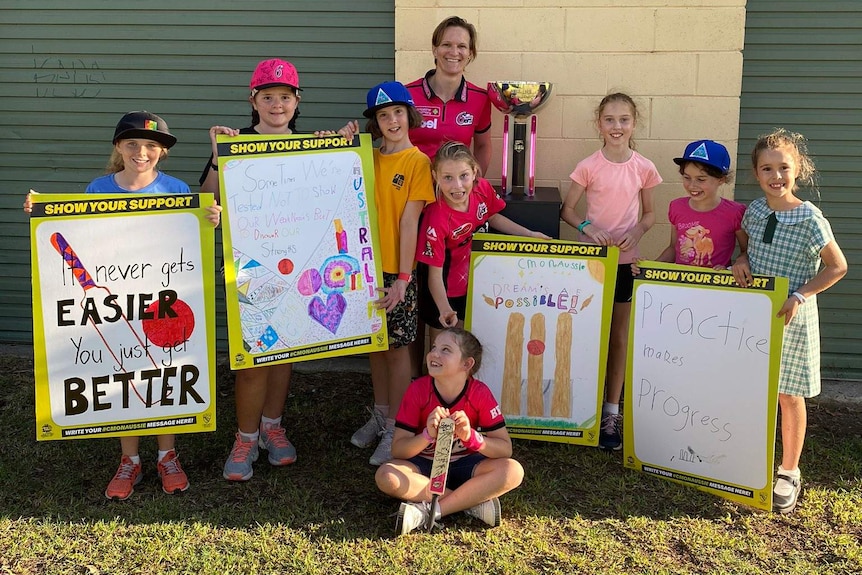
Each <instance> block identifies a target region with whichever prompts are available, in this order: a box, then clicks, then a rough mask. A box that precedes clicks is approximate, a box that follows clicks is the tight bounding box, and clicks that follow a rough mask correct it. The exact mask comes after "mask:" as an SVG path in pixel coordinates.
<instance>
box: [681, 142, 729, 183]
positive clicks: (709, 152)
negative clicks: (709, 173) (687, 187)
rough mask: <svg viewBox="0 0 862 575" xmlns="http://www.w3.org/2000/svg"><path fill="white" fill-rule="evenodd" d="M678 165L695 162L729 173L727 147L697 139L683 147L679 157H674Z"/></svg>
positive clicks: (725, 173)
mask: <svg viewBox="0 0 862 575" xmlns="http://www.w3.org/2000/svg"><path fill="white" fill-rule="evenodd" d="M673 161H674V163H675V164H676V165H678V166H681V165H683V164H684V163H686V162H697V163H698V164H705V165H707V166H712V167H713V168H716V169H717V170H720V171H721V173H722V174H724V175H727V174H728V173H730V154H729V153H728V152H727V148H725V147H724V146H722V145H721V144H719V143H718V142H713V141H712V140H697V141H695V142H692V143H690V144H689V145H687V146H686V147H685V153H684V154H683V155H682V157H681V158H674V159H673Z"/></svg>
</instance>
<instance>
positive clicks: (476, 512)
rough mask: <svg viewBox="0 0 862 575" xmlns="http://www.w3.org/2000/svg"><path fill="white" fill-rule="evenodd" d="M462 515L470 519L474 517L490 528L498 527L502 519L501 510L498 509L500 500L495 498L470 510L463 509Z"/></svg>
mask: <svg viewBox="0 0 862 575" xmlns="http://www.w3.org/2000/svg"><path fill="white" fill-rule="evenodd" d="M464 513H466V514H467V515H469V516H470V517H475V518H476V519H478V520H479V521H484V522H485V523H486V524H487V525H490V526H491V527H499V525H500V521H501V519H502V510H501V509H500V500H499V499H498V498H496V497H494V498H493V499H489V500H488V501H483V502H482V503H480V504H479V505H474V506H473V507H471V508H470V509H465V510H464Z"/></svg>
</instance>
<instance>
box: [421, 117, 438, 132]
mask: <svg viewBox="0 0 862 575" xmlns="http://www.w3.org/2000/svg"><path fill="white" fill-rule="evenodd" d="M419 127H420V128H428V129H429V130H436V129H437V118H434V119H433V120H425V121H424V122H422V124H421V125H420V126H419Z"/></svg>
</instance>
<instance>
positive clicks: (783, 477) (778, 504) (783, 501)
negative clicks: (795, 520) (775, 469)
mask: <svg viewBox="0 0 862 575" xmlns="http://www.w3.org/2000/svg"><path fill="white" fill-rule="evenodd" d="M777 477H778V479H777V480H776V481H775V487H774V488H773V491H772V508H773V509H774V510H775V511H778V512H779V513H781V514H782V515H787V514H788V513H793V511H794V510H795V509H796V503H797V501H799V492H800V491H802V477H799V478H795V477H791V476H790V475H787V474H784V473H781V472H779V473H778V475H777Z"/></svg>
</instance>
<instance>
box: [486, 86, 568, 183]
mask: <svg viewBox="0 0 862 575" xmlns="http://www.w3.org/2000/svg"><path fill="white" fill-rule="evenodd" d="M552 88H553V84H551V83H550V82H489V83H488V97H489V98H490V99H491V102H492V103H493V104H494V106H495V107H496V108H497V109H498V110H500V111H501V112H503V114H505V116H504V117H503V167H502V170H501V174H502V176H501V184H502V188H503V191H504V192H505V194H506V195H509V194H511V193H512V188H523V190H524V195H526V196H528V197H532V196H534V195H535V194H536V116H535V114H536V112H538V111H539V110H540V109H541V108H542V106H544V105H545V104H546V103H547V102H548V100H550V99H551V89H552ZM509 116H512V122H511V123H512V124H514V129H513V132H514V134H513V136H512V138H511V144H510V139H509V125H510V119H509ZM528 119H529V122H530V138H529V140H528V139H527V121H528ZM510 159H511V163H510ZM510 166H511V170H510V169H509V168H510ZM525 172H526V174H525ZM510 173H511V177H510ZM525 175H526V176H527V177H526V179H525V177H524V176H525ZM525 182H526V186H525Z"/></svg>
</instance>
